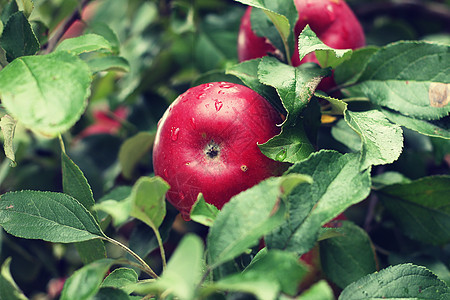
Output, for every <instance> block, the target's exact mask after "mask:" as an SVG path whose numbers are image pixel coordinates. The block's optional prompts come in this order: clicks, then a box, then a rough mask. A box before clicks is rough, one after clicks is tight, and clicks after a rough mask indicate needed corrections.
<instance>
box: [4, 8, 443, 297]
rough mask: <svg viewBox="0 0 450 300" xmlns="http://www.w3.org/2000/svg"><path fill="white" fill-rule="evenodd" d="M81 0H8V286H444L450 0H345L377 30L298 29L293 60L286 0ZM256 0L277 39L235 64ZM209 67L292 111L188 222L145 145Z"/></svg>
mask: <svg viewBox="0 0 450 300" xmlns="http://www.w3.org/2000/svg"><path fill="white" fill-rule="evenodd" d="M90 2H91V1H75V0H70V1H56V0H47V1H32V0H12V1H7V0H0V100H1V106H0V110H1V121H0V127H1V131H2V142H3V148H4V154H2V158H1V162H0V188H1V190H0V192H1V196H0V227H1V230H2V231H1V233H0V261H1V262H2V264H1V268H0V299H13V300H16V299H32V297H37V296H39V295H41V296H42V294H47V295H48V296H49V297H53V296H58V297H60V299H63V300H66V299H67V300H68V299H70V300H73V299H337V298H338V299H342V300H347V299H393V298H402V299H449V298H450V288H449V284H450V270H449V268H450V248H449V245H450V244H449V243H450V196H449V195H450V176H449V175H448V170H449V165H450V154H449V153H450V152H449V149H450V142H449V139H450V119H449V118H450V117H449V112H450V104H449V99H450V96H449V95H450V72H449V70H450V38H449V35H448V32H447V33H445V31H444V29H445V28H447V29H448V28H449V27H448V25H449V23H450V17H449V16H450V9H449V8H448V7H449V2H448V1H428V2H424V3H420V2H418V3H415V4H413V5H411V6H405V7H402V6H401V5H400V6H399V8H397V7H396V6H389V5H388V4H389V3H390V2H392V3H394V2H395V1H348V2H349V4H350V5H351V6H352V8H354V9H355V12H356V15H357V16H358V17H359V18H360V20H361V21H362V24H363V27H364V28H365V32H366V35H367V40H368V46H367V47H364V48H361V49H358V50H350V49H332V48H330V47H328V46H326V45H325V44H323V43H322V42H321V41H320V39H319V38H317V36H316V35H315V33H314V32H313V31H312V30H311V29H310V28H309V27H306V28H305V29H304V30H303V32H302V33H301V35H300V36H299V37H298V41H299V43H298V44H299V45H300V46H299V49H298V50H299V55H300V58H302V57H304V56H305V55H307V54H309V53H312V52H315V53H316V56H317V58H318V61H319V64H313V63H309V64H304V65H300V66H299V67H293V66H291V65H290V64H289V60H290V57H291V55H292V53H294V47H295V45H296V43H295V39H296V38H297V37H295V36H294V35H293V26H294V24H295V22H296V20H297V18H298V14H297V12H296V11H295V6H294V5H293V2H292V1H291V0H270V1H269V0H245V1H244V0H238V1H225V0H213V1H202V0H197V1H188V0H180V1H162V0H161V1H156V0H153V1H134V0H129V1H122V0H101V1H100V0H97V1H92V3H90ZM246 5H251V6H254V7H255V8H257V9H255V15H254V16H253V17H252V18H253V20H254V21H255V22H256V24H257V25H255V31H256V32H257V34H258V35H260V36H265V37H267V38H268V40H269V41H271V43H272V44H273V45H275V47H277V48H278V49H279V51H280V54H281V55H280V57H277V58H276V57H270V56H266V57H263V58H258V59H254V60H250V61H245V62H242V63H238V62H237V55H236V39H237V32H238V27H239V21H240V17H241V16H242V14H243V12H244V9H245V7H246ZM387 6H389V7H391V9H392V11H389V10H387V11H386V10H383V9H380V8H383V7H387ZM436 7H438V8H439V9H438V10H436V9H435V8H436ZM397 9H400V10H401V9H410V10H412V11H411V12H409V14H403V15H402V14H399V13H398V12H397V11H396V10H397ZM89 10H91V14H90V15H89V16H88V13H87V12H88V11H89ZM438 11H440V12H438ZM391 12H392V13H391ZM413 12H416V13H417V12H420V13H419V14H414V18H412V17H411V16H412V13H413ZM80 18H82V19H83V21H81V22H80ZM430 19H431V20H432V22H431V24H432V25H430V21H429V20H430ZM425 21H427V22H428V23H427V22H425ZM74 22H75V23H77V22H78V26H81V27H80V28H79V29H76V28H74V27H72V26H71V25H73V24H74ZM426 24H428V25H426ZM76 30H78V32H77V31H76ZM70 31H72V34H73V36H74V37H65V36H64V34H68V33H69V32H70ZM283 57H288V58H289V59H287V60H283ZM331 75H333V76H334V79H335V81H336V87H335V88H334V89H333V90H331V91H328V94H326V93H325V92H323V91H319V90H317V89H316V88H317V86H318V84H319V82H320V80H321V79H322V78H324V77H327V76H331ZM211 81H231V82H236V83H241V84H244V85H246V86H248V87H250V88H252V89H253V90H255V91H257V92H258V93H260V94H261V95H263V96H264V97H265V98H266V99H267V100H268V101H269V102H270V103H271V104H272V105H273V106H274V107H275V108H276V109H277V110H278V111H279V112H280V113H281V114H283V115H284V122H283V123H282V124H280V126H281V133H280V134H279V135H277V136H275V137H273V138H272V139H271V140H269V141H268V142H267V143H265V144H262V145H259V147H260V149H261V151H262V152H263V153H264V154H265V155H267V156H268V157H270V158H272V159H274V160H279V161H284V162H289V163H291V164H292V166H291V167H290V168H289V170H288V171H287V172H286V173H285V174H284V175H283V176H281V177H276V178H269V179H267V180H265V181H263V182H261V183H260V184H258V185H256V186H254V187H253V188H251V189H248V190H246V191H244V192H242V193H240V194H238V195H236V196H235V197H233V198H232V199H231V200H230V202H229V203H228V204H226V205H225V206H224V207H223V209H222V210H221V211H219V210H217V209H216V208H215V207H214V206H212V205H210V204H208V203H206V202H205V201H204V199H203V197H202V195H201V194H199V197H198V201H197V202H196V204H195V205H194V207H193V209H192V211H191V218H192V221H190V222H184V221H182V220H181V219H179V217H177V212H176V211H175V210H174V208H173V207H171V206H170V205H169V204H166V202H165V193H166V192H167V190H168V189H169V188H170V187H169V186H168V185H167V183H165V182H164V181H163V180H161V179H160V178H158V177H155V176H153V175H152V166H151V148H152V144H153V140H154V136H155V131H156V124H157V122H158V119H159V118H160V117H161V116H162V114H163V112H164V111H165V109H166V108H167V106H168V105H169V104H170V102H171V101H173V100H174V99H175V98H176V96H177V95H179V94H181V93H182V92H183V91H185V90H186V89H187V88H189V87H190V86H193V85H197V84H200V83H204V82H211ZM124 108H125V110H126V114H125V116H119V115H118V114H116V111H117V109H124ZM98 111H103V112H104V114H105V115H106V117H98V114H97V112H98ZM102 124H103V125H102ZM105 124H107V126H106V125H105ZM92 126H94V127H92ZM95 126H96V127H95ZM86 128H91V129H92V128H96V129H95V130H96V131H95V132H94V133H91V134H83V132H85V131H84V130H85V129H86ZM105 128H107V130H106V129H105ZM111 128H113V129H114V128H115V129H116V130H115V131H114V132H112V131H110V129H111ZM342 213H344V214H345V215H346V220H338V221H333V219H334V218H336V217H337V216H339V215H340V214H342ZM330 222H331V223H330ZM311 254H312V256H313V259H312V260H310V261H307V260H306V258H305V255H311ZM300 257H302V259H299V258H300ZM58 280H59V282H61V284H60V286H59V288H58V284H56V283H57V282H58ZM62 283H64V284H62ZM55 288H56V292H55Z"/></svg>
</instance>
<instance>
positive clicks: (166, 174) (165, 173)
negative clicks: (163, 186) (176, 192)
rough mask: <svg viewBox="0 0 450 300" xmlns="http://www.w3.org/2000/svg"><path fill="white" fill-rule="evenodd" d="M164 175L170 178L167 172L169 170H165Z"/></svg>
mask: <svg viewBox="0 0 450 300" xmlns="http://www.w3.org/2000/svg"><path fill="white" fill-rule="evenodd" d="M163 173H164V176H165V177H166V178H168V177H169V172H168V171H167V169H164V171H163Z"/></svg>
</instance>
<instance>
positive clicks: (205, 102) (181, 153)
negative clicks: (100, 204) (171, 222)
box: [153, 82, 287, 220]
mask: <svg viewBox="0 0 450 300" xmlns="http://www.w3.org/2000/svg"><path fill="white" fill-rule="evenodd" d="M281 123H282V120H281V117H280V115H279V113H278V112H277V111H276V110H275V109H274V108H273V107H272V106H271V105H270V104H269V103H268V102H267V101H266V99H264V98H263V97H262V96H260V95H259V94H258V93H256V92H255V91H253V90H251V89H249V88H247V87H245V86H243V85H239V84H234V83H229V82H213V83H207V84H202V85H199V86H196V87H193V88H190V89H189V90H187V91H186V92H185V93H183V94H182V95H180V96H179V97H178V98H177V99H176V100H175V101H174V102H173V103H172V104H171V105H170V107H169V108H168V109H167V111H166V112H165V114H164V116H163V117H162V119H161V121H160V122H159V124H158V129H157V133H156V139H155V143H154V147H153V167H154V171H155V175H158V176H160V177H162V178H163V179H164V180H165V181H167V182H168V183H169V185H170V190H169V191H168V192H167V195H166V198H167V200H168V201H169V202H170V203H172V204H173V205H174V206H175V207H176V208H177V209H178V210H179V211H180V212H181V214H182V216H183V218H184V219H186V220H189V213H190V210H191V207H192V205H193V204H194V202H195V201H196V200H197V196H198V194H199V193H200V192H201V193H203V196H204V198H205V201H206V202H208V203H210V204H213V205H215V206H216V207H217V208H219V209H221V208H222V206H223V205H224V204H225V203H226V202H228V201H229V200H230V198H231V197H232V196H234V195H236V194H238V193H240V192H241V191H243V190H246V189H248V188H250V187H252V186H253V185H255V184H257V183H258V182H260V181H261V180H263V179H265V178H268V177H270V176H276V175H281V174H282V173H283V171H285V170H286V167H287V165H286V164H284V163H280V162H277V161H274V160H271V159H269V158H268V157H266V156H265V155H264V154H262V153H261V151H260V149H259V148H258V144H261V143H265V142H266V141H267V140H269V139H270V138H272V137H273V136H275V135H277V134H279V133H280V127H278V126H277V124H281Z"/></svg>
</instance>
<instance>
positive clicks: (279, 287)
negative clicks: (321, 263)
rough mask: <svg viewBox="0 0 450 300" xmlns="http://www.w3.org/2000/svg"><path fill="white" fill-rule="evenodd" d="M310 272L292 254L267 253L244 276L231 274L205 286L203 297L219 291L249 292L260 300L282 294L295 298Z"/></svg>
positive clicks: (247, 269)
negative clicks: (303, 280) (302, 281)
mask: <svg viewBox="0 0 450 300" xmlns="http://www.w3.org/2000/svg"><path fill="white" fill-rule="evenodd" d="M306 273H307V269H306V267H305V266H303V265H302V264H301V263H300V262H299V260H298V259H297V257H295V256H294V255H292V254H291V253H286V252H282V251H278V250H272V251H268V252H267V253H266V254H265V255H264V256H262V257H261V258H259V259H258V260H257V261H256V262H254V263H253V262H252V263H251V264H250V265H249V266H248V267H247V268H246V269H245V270H244V271H243V272H242V273H238V274H232V275H230V276H228V277H225V278H223V279H221V280H219V281H217V282H214V283H212V284H209V285H206V287H204V289H203V291H202V292H203V293H207V294H208V293H212V292H217V291H233V292H246V293H251V294H253V295H255V296H256V297H257V298H258V299H267V300H270V299H278V298H277V296H278V294H279V293H280V292H283V293H286V294H288V295H291V296H293V295H295V294H296V293H297V291H298V285H299V283H300V281H301V279H302V278H303V277H304V276H305V275H306Z"/></svg>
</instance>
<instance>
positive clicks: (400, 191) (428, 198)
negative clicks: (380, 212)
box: [379, 176, 450, 245]
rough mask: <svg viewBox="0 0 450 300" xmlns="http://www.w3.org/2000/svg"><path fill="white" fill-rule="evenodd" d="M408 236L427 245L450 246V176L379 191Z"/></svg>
mask: <svg viewBox="0 0 450 300" xmlns="http://www.w3.org/2000/svg"><path fill="white" fill-rule="evenodd" d="M379 193H380V199H381V201H382V203H383V205H384V206H385V207H386V208H387V209H388V210H389V212H390V213H391V214H392V215H393V216H394V218H395V220H396V221H397V223H398V224H399V225H400V227H401V229H402V230H403V232H404V233H406V234H407V235H408V236H410V237H411V238H413V239H416V240H419V241H422V242H424V243H430V244H438V245H444V244H446V243H448V242H450V205H449V203H450V201H449V197H448V195H449V194H450V176H430V177H425V178H422V179H418V180H415V181H411V182H408V183H399V184H393V185H389V186H386V187H384V188H383V189H381V190H380V191H379Z"/></svg>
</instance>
